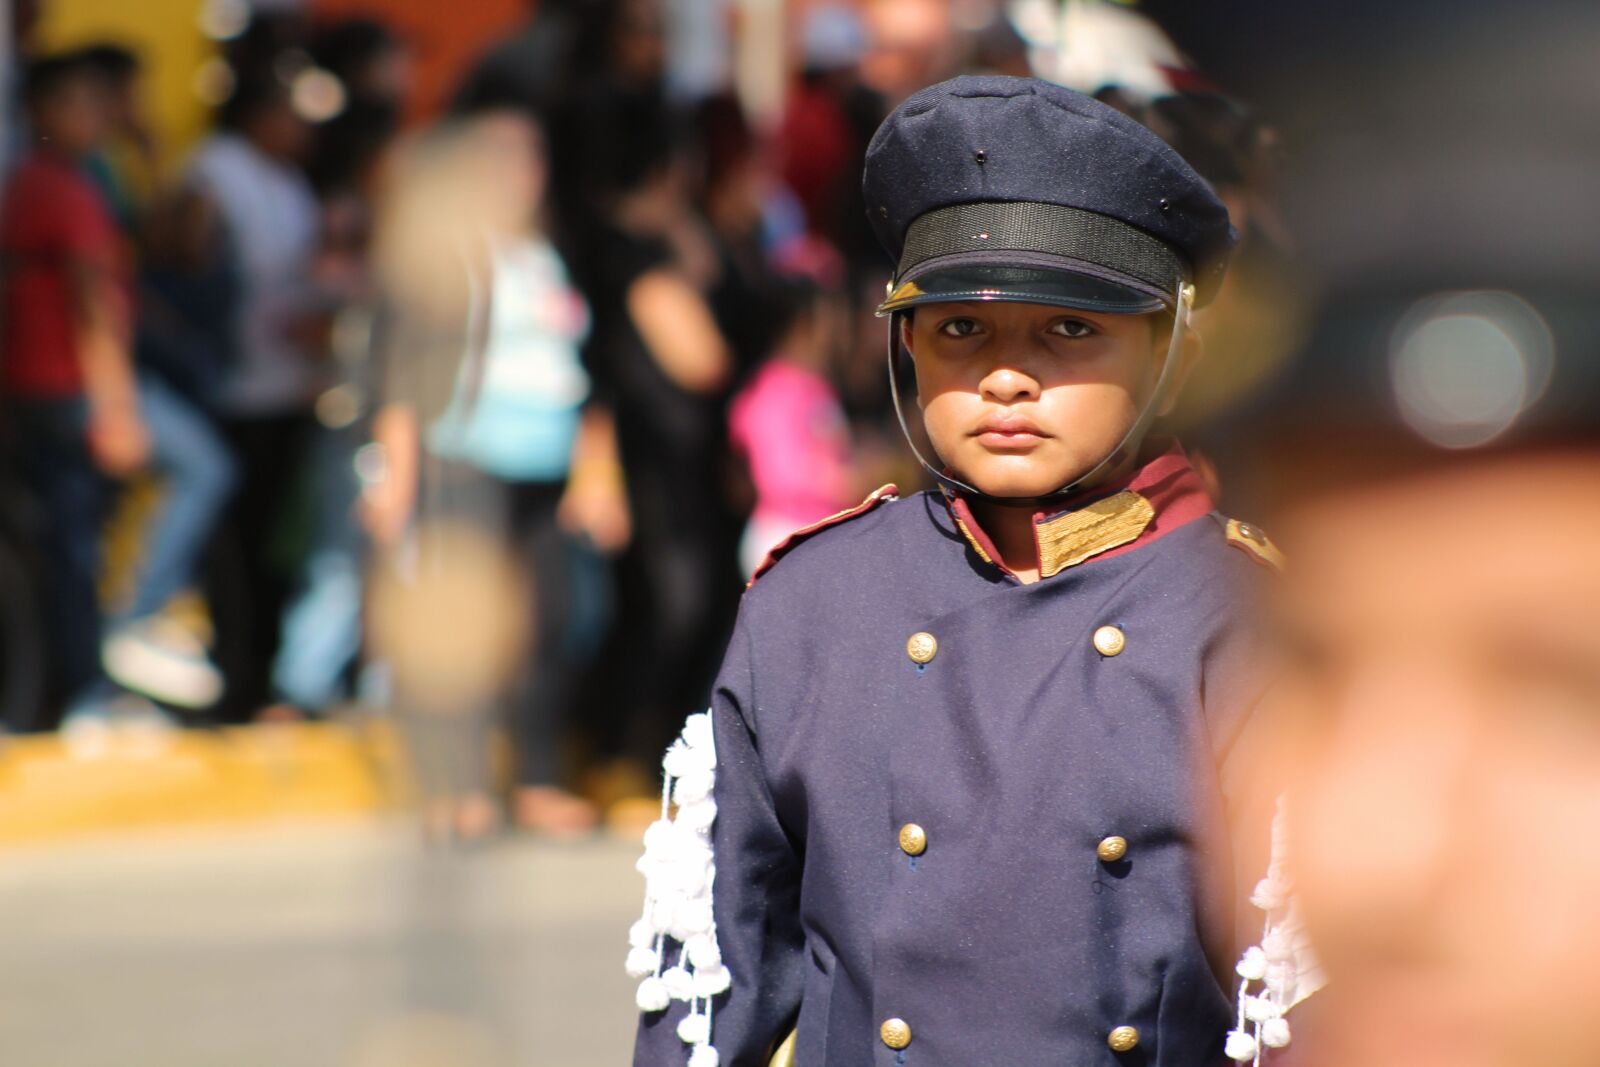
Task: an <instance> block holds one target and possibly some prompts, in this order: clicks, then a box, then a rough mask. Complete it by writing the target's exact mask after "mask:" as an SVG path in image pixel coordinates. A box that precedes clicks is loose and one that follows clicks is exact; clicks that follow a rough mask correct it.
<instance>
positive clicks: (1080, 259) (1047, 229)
mask: <svg viewBox="0 0 1600 1067" xmlns="http://www.w3.org/2000/svg"><path fill="white" fill-rule="evenodd" d="M1006 253H1021V254H1022V255H1020V256H1016V257H1015V258H1016V264H1015V265H1016V266H1024V265H1026V266H1031V267H1036V268H1037V267H1046V266H1050V265H1051V264H1048V263H1047V262H1045V261H1044V260H1045V259H1059V260H1060V263H1059V264H1058V265H1056V266H1057V269H1060V270H1063V271H1068V272H1083V273H1091V274H1094V275H1097V276H1099V277H1101V278H1103V279H1104V280H1107V281H1115V282H1118V283H1121V284H1123V285H1127V286H1129V287H1131V288H1133V289H1135V290H1136V291H1139V292H1143V293H1145V294H1147V295H1150V296H1155V297H1156V298H1158V299H1164V300H1166V301H1168V302H1170V301H1171V299H1172V294H1173V293H1174V292H1176V291H1177V289H1178V287H1179V286H1180V285H1181V284H1182V283H1183V282H1185V281H1187V280H1188V279H1189V276H1190V275H1189V270H1188V265H1187V264H1186V263H1185V262H1184V260H1183V257H1182V256H1180V255H1179V254H1178V252H1177V251H1176V250H1174V249H1173V248H1172V247H1171V246H1170V245H1168V244H1166V243H1165V242H1163V241H1161V240H1159V239H1158V238H1155V237H1152V236H1150V235H1149V234H1147V233H1145V232H1144V231H1143V230H1140V229H1138V228H1136V227H1134V226H1130V225H1128V224H1127V223H1125V222H1122V221H1120V220H1118V219H1114V218H1111V217H1110V216H1108V215H1101V214H1097V213H1096V212H1093V211H1084V210H1082V209H1080V208H1073V207H1065V206H1063V205H1061V204H1039V203H1027V202H1019V201H1008V202H997V201H980V202H975V203H967V204H952V205H951V206H949V207H943V208H937V209H935V210H933V211H929V212H928V213H927V214H925V215H922V216H921V217H919V218H918V219H917V220H916V221H914V222H913V223H912V224H911V225H910V227H909V228H908V229H907V230H906V241H905V247H904V248H903V250H902V251H901V253H900V262H899V264H898V266H897V267H896V269H895V278H896V281H897V282H901V283H903V282H906V281H909V280H911V279H913V278H916V277H918V276H919V275H921V274H924V273H927V272H928V271H932V270H941V271H942V270H946V269H949V268H958V267H960V266H962V265H963V264H964V263H969V262H970V263H971V264H972V265H979V264H995V263H997V262H1000V261H1004V260H1005V259H1007V258H1011V257H1007V256H1006ZM918 268H922V269H918Z"/></svg>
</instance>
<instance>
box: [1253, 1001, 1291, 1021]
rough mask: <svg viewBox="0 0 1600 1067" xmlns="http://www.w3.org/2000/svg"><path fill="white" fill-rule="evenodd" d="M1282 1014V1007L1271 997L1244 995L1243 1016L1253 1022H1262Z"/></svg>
mask: <svg viewBox="0 0 1600 1067" xmlns="http://www.w3.org/2000/svg"><path fill="white" fill-rule="evenodd" d="M1282 1014H1283V1009H1282V1008H1280V1007H1278V1005H1277V1004H1276V1003H1274V1002H1273V1000H1272V998H1271V997H1245V998H1244V1017H1245V1018H1246V1019H1249V1020H1250V1021H1251V1022H1253V1023H1264V1022H1266V1021H1267V1020H1268V1019H1276V1018H1277V1017H1278V1016H1280V1015H1282Z"/></svg>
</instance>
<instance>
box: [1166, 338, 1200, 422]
mask: <svg viewBox="0 0 1600 1067" xmlns="http://www.w3.org/2000/svg"><path fill="white" fill-rule="evenodd" d="M1205 354H1206V346H1205V342H1204V341H1202V340H1201V339H1200V334H1199V332H1198V331H1197V330H1195V328H1194V323H1193V322H1192V321H1191V322H1189V323H1186V324H1185V325H1184V327H1183V336H1182V337H1180V338H1179V339H1178V366H1177V368H1176V369H1175V370H1173V372H1172V386H1171V388H1169V389H1168V390H1167V395H1166V399H1164V400H1162V402H1161V410H1160V411H1158V412H1157V414H1158V415H1170V414H1172V411H1173V409H1174V408H1176V407H1177V406H1178V398H1179V397H1180V396H1182V395H1183V387H1184V383H1186V382H1187V381H1188V380H1189V375H1190V373H1191V372H1193V370H1194V368H1195V365H1196V364H1197V363H1199V362H1200V360H1201V359H1202V358H1204V356H1205Z"/></svg>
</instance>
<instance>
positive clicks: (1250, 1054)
mask: <svg viewBox="0 0 1600 1067" xmlns="http://www.w3.org/2000/svg"><path fill="white" fill-rule="evenodd" d="M1222 1051H1223V1052H1224V1053H1226V1054H1227V1057H1228V1059H1230V1060H1235V1061H1237V1062H1239V1063H1248V1062H1249V1061H1250V1060H1253V1059H1255V1058H1256V1039H1255V1038H1254V1037H1251V1036H1250V1035H1249V1034H1247V1033H1245V1032H1244V1031H1243V1030H1234V1031H1231V1032H1230V1033H1229V1034H1228V1043H1227V1044H1226V1045H1224V1046H1223V1048H1222Z"/></svg>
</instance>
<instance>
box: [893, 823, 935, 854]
mask: <svg viewBox="0 0 1600 1067" xmlns="http://www.w3.org/2000/svg"><path fill="white" fill-rule="evenodd" d="M900 851H901V852H904V853H905V854H906V855H908V856H920V855H922V854H923V853H924V852H926V851H928V832H927V831H926V830H924V829H923V828H922V827H920V826H918V825H917V824H916V823H914V822H908V823H906V824H905V825H904V826H902V827H900Z"/></svg>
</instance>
